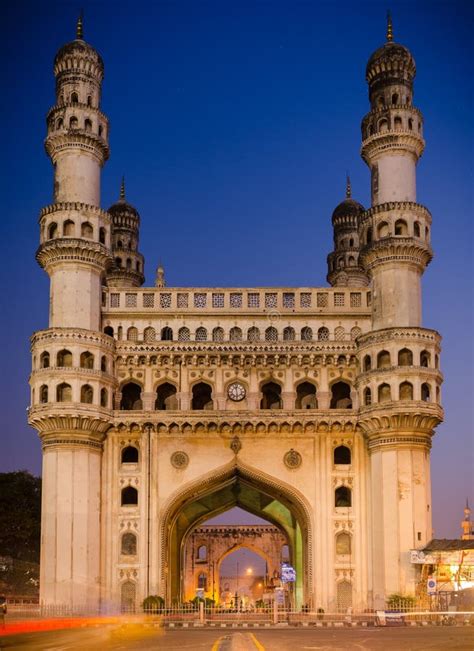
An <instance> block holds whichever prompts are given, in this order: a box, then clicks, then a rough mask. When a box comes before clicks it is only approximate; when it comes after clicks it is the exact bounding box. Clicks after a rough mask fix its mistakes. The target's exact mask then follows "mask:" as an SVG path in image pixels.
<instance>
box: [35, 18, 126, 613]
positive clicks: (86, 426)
mask: <svg viewBox="0 0 474 651" xmlns="http://www.w3.org/2000/svg"><path fill="white" fill-rule="evenodd" d="M82 30H83V27H82V18H80V19H79V21H78V24H77V34H76V39H75V40H73V41H72V42H70V43H68V44H67V45H65V46H64V47H62V48H61V49H60V50H59V52H58V53H57V55H56V58H55V61H54V74H55V76H56V103H55V105H54V107H53V108H52V109H50V111H49V113H48V116H47V128H48V133H47V137H46V142H45V146H46V151H47V153H48V155H49V156H50V158H51V161H52V163H53V167H54V199H53V203H52V204H51V205H49V206H47V207H46V208H44V209H43V210H42V211H41V215H40V229H41V235H40V240H41V244H40V247H39V249H38V251H37V254H36V258H37V260H38V262H39V264H40V265H41V266H42V267H43V268H44V269H45V271H46V272H47V273H48V275H49V277H50V315H49V328H48V329H47V330H43V331H39V332H36V333H35V334H34V335H33V337H32V357H33V372H32V374H31V377H30V384H31V402H32V404H31V408H30V410H29V423H30V425H32V427H34V428H35V429H36V430H37V431H38V434H39V436H40V438H41V443H42V449H43V489H42V515H41V518H42V520H41V576H40V600H41V604H42V605H55V606H58V605H64V606H67V607H68V608H71V609H73V610H74V609H75V608H79V609H84V608H86V609H92V610H96V609H97V608H98V607H99V600H100V526H99V525H100V482H101V458H102V446H103V441H104V438H105V435H106V432H107V430H108V429H109V427H110V424H111V423H110V417H111V413H112V412H111V405H112V395H113V391H114V388H115V380H114V379H113V377H112V374H111V370H112V366H113V355H114V341H113V340H112V338H111V337H108V336H107V335H104V334H102V333H101V299H102V284H103V280H104V279H105V273H106V269H107V267H108V266H109V265H110V263H111V256H110V248H109V247H110V230H111V219H110V216H109V214H108V213H107V212H105V211H103V210H101V209H100V207H99V205H100V172H101V168H102V166H103V164H104V162H105V161H106V160H107V158H108V155H109V145H108V140H107V138H108V122H107V118H106V116H105V115H104V114H103V113H102V112H101V111H100V108H99V104H100V90H101V83H102V79H103V75H104V66H103V63H102V59H101V57H100V56H99V54H98V53H97V52H96V51H95V50H94V49H93V48H92V47H91V46H90V45H88V44H87V43H86V42H85V41H84V37H83V31H82Z"/></svg>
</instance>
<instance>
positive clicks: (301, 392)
mask: <svg viewBox="0 0 474 651" xmlns="http://www.w3.org/2000/svg"><path fill="white" fill-rule="evenodd" d="M295 407H296V409H317V408H318V400H317V398H316V387H315V385H314V384H312V383H311V382H302V383H301V384H299V385H298V386H297V387H296V403H295Z"/></svg>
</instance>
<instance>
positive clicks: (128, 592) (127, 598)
mask: <svg viewBox="0 0 474 651" xmlns="http://www.w3.org/2000/svg"><path fill="white" fill-rule="evenodd" d="M136 599H137V588H136V585H135V583H133V581H125V583H122V587H121V588H120V609H121V611H122V612H123V613H133V612H135V603H136Z"/></svg>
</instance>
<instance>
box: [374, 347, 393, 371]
mask: <svg viewBox="0 0 474 651" xmlns="http://www.w3.org/2000/svg"><path fill="white" fill-rule="evenodd" d="M391 365H392V362H391V359H390V353H389V352H388V351H387V350H381V351H380V353H379V354H378V355H377V368H390V366H391Z"/></svg>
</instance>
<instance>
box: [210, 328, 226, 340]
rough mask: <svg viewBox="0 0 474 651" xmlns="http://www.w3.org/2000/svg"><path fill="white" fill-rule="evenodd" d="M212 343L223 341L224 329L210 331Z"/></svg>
mask: <svg viewBox="0 0 474 651" xmlns="http://www.w3.org/2000/svg"><path fill="white" fill-rule="evenodd" d="M212 341H224V329H223V328H219V327H218V328H214V330H213V331H212Z"/></svg>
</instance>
